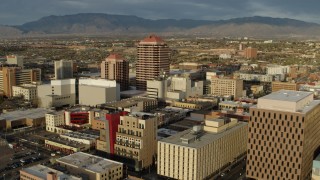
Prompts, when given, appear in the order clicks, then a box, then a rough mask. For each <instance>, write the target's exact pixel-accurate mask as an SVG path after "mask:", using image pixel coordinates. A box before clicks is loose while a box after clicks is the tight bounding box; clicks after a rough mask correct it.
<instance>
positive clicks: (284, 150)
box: [246, 90, 320, 179]
mask: <svg viewBox="0 0 320 180" xmlns="http://www.w3.org/2000/svg"><path fill="white" fill-rule="evenodd" d="M319 127H320V101H319V100H313V93H311V92H302V91H288V90H280V91H277V92H273V93H271V94H269V95H266V96H264V97H262V98H259V99H258V103H257V105H256V106H255V107H251V108H250V121H249V129H248V138H249V139H248V145H247V149H248V151H247V172H246V175H247V177H248V178H253V179H310V178H311V172H312V160H313V159H314V158H315V154H316V153H317V151H318V149H319V147H320V139H319V137H320V130H319Z"/></svg>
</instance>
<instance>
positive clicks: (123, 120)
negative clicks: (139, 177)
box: [114, 113, 158, 171]
mask: <svg viewBox="0 0 320 180" xmlns="http://www.w3.org/2000/svg"><path fill="white" fill-rule="evenodd" d="M157 122H158V119H157V117H154V116H150V115H146V114H139V113H136V114H130V115H127V116H121V117H120V124H119V126H118V132H117V133H116V143H115V145H114V150H115V154H117V155H120V156H124V157H127V158H130V159H133V160H134V161H135V165H134V169H135V170H136V171H141V170H143V169H146V168H147V167H149V166H151V165H152V164H153V163H154V162H155V157H156V153H157V127H158V124H157Z"/></svg>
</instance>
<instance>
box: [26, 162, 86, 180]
mask: <svg viewBox="0 0 320 180" xmlns="http://www.w3.org/2000/svg"><path fill="white" fill-rule="evenodd" d="M31 179H32V180H44V179H46V180H58V179H61V180H62V179H63V180H82V178H81V177H77V176H73V175H70V174H65V173H63V172H61V171H58V170H56V169H52V168H49V167H47V166H44V165H41V164H37V165H34V166H30V167H27V168H23V169H21V170H20V180H31Z"/></svg>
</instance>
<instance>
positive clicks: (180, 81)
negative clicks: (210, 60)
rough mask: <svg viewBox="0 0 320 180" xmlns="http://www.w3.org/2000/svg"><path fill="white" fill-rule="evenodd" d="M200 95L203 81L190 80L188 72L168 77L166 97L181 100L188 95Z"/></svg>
mask: <svg viewBox="0 0 320 180" xmlns="http://www.w3.org/2000/svg"><path fill="white" fill-rule="evenodd" d="M202 95H203V81H194V80H191V79H190V77H189V75H188V74H186V75H184V76H174V77H172V78H170V86H169V87H168V90H167V98H169V99H176V100H182V99H186V98H189V97H199V96H202Z"/></svg>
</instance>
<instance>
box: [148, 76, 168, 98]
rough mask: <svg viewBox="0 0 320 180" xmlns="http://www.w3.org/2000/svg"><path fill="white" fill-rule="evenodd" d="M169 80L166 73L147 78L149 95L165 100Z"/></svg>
mask: <svg viewBox="0 0 320 180" xmlns="http://www.w3.org/2000/svg"><path fill="white" fill-rule="evenodd" d="M167 90H168V80H167V77H166V76H165V75H162V76H160V77H157V78H155V79H153V80H147V96H148V97H149V98H155V99H159V100H162V101H164V100H165V98H166V97H167Z"/></svg>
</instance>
